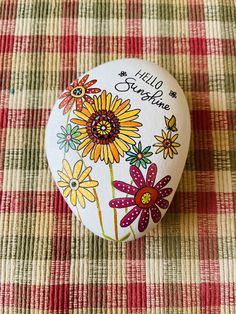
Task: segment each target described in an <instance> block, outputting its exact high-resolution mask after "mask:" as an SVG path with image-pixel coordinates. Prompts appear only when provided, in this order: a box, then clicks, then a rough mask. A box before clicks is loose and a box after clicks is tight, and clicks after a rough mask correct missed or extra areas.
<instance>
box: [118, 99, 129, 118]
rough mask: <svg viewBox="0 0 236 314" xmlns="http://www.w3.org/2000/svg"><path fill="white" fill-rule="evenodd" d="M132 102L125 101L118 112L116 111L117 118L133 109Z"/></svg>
mask: <svg viewBox="0 0 236 314" xmlns="http://www.w3.org/2000/svg"><path fill="white" fill-rule="evenodd" d="M129 102H130V100H129V99H127V100H125V101H124V102H123V103H122V104H121V105H120V106H119V107H118V108H117V109H116V110H115V112H114V113H115V115H116V116H118V117H119V116H120V115H122V114H123V113H124V112H126V111H128V110H129V108H130V107H131V105H130V103H129Z"/></svg>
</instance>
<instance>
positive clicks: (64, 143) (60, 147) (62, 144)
mask: <svg viewBox="0 0 236 314" xmlns="http://www.w3.org/2000/svg"><path fill="white" fill-rule="evenodd" d="M65 145H66V141H64V142H63V143H61V145H60V146H59V149H62V148H63V147H64V146H65Z"/></svg>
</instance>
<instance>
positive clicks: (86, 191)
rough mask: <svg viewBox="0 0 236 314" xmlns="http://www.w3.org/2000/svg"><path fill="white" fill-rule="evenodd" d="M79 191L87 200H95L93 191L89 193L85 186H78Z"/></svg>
mask: <svg viewBox="0 0 236 314" xmlns="http://www.w3.org/2000/svg"><path fill="white" fill-rule="evenodd" d="M79 191H80V193H82V195H83V196H84V197H86V198H87V200H89V201H90V202H94V201H95V197H94V195H93V193H91V192H90V191H89V190H87V189H85V188H81V187H79Z"/></svg>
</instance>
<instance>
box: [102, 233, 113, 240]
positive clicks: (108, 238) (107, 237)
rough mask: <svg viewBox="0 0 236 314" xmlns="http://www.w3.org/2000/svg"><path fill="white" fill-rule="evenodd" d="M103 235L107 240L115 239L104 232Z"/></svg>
mask: <svg viewBox="0 0 236 314" xmlns="http://www.w3.org/2000/svg"><path fill="white" fill-rule="evenodd" d="M103 236H104V238H105V239H107V240H111V241H115V239H112V238H111V237H109V236H107V235H106V234H103Z"/></svg>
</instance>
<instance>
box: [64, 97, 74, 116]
mask: <svg viewBox="0 0 236 314" xmlns="http://www.w3.org/2000/svg"><path fill="white" fill-rule="evenodd" d="M74 102H75V99H74V98H71V100H70V101H69V102H68V103H67V104H66V106H65V108H64V110H63V114H66V113H67V112H68V111H69V110H70V109H71V107H72V106H73V103H74Z"/></svg>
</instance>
